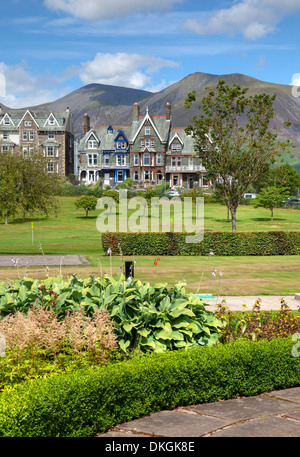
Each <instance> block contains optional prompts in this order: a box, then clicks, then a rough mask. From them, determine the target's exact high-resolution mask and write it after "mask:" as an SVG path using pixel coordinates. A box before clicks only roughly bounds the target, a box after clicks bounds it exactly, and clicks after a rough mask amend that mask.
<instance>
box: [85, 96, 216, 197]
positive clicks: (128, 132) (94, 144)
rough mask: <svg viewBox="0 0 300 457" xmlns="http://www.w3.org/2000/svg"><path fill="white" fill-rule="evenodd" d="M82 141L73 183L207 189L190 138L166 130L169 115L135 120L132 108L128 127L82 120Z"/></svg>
mask: <svg viewBox="0 0 300 457" xmlns="http://www.w3.org/2000/svg"><path fill="white" fill-rule="evenodd" d="M83 122H84V137H83V138H82V139H81V141H80V143H79V146H78V154H79V156H80V167H79V174H78V176H79V179H80V181H82V182H85V183H92V182H96V181H97V180H98V179H99V178H102V179H103V185H104V186H108V185H109V186H110V187H114V186H115V185H117V184H119V183H121V182H123V181H124V180H125V179H126V178H128V177H131V178H132V180H133V184H134V185H135V186H136V187H147V186H151V185H157V184H163V183H165V182H167V183H169V186H170V187H175V188H176V187H185V188H187V189H190V188H192V187H194V186H200V187H207V186H208V184H209V183H208V182H207V180H206V171H205V169H204V167H203V166H202V165H201V160H200V159H199V158H198V157H196V153H195V150H194V143H193V138H192V137H191V136H190V135H187V134H186V132H185V129H184V127H182V128H175V127H172V110H171V105H170V103H167V104H166V111H165V114H164V115H159V116H157V115H152V114H150V113H149V110H148V109H147V110H146V113H145V115H141V114H140V107H139V105H138V103H134V104H133V107H132V122H131V124H130V125H119V126H118V125H94V126H93V127H92V128H91V127H90V119H89V116H88V114H85V116H84V120H83Z"/></svg>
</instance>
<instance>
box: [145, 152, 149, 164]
mask: <svg viewBox="0 0 300 457" xmlns="http://www.w3.org/2000/svg"><path fill="white" fill-rule="evenodd" d="M148 159H149V161H148ZM146 160H147V161H146ZM149 165H150V152H145V153H144V166H149Z"/></svg>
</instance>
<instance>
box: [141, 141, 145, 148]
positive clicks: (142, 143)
mask: <svg viewBox="0 0 300 457" xmlns="http://www.w3.org/2000/svg"><path fill="white" fill-rule="evenodd" d="M144 147H145V140H141V148H144Z"/></svg>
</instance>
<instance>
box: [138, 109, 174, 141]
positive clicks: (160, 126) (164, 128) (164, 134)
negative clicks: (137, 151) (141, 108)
mask: <svg viewBox="0 0 300 457" xmlns="http://www.w3.org/2000/svg"><path fill="white" fill-rule="evenodd" d="M147 121H148V122H149V123H150V124H151V126H152V127H153V130H154V131H155V133H156V135H157V137H158V138H159V140H160V141H161V142H162V143H165V142H166V141H167V139H168V135H169V130H170V126H171V123H170V120H169V119H166V117H165V116H151V115H150V114H149V113H148V111H147V112H146V115H145V116H144V117H140V119H139V121H133V122H132V134H131V141H132V142H134V141H135V140H136V138H137V136H138V135H139V133H140V131H141V129H142V128H143V127H144V125H145V123H146V122H147Z"/></svg>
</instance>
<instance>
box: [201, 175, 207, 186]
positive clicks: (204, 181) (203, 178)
mask: <svg viewBox="0 0 300 457" xmlns="http://www.w3.org/2000/svg"><path fill="white" fill-rule="evenodd" d="M202 186H208V181H207V178H206V175H202Z"/></svg>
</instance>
